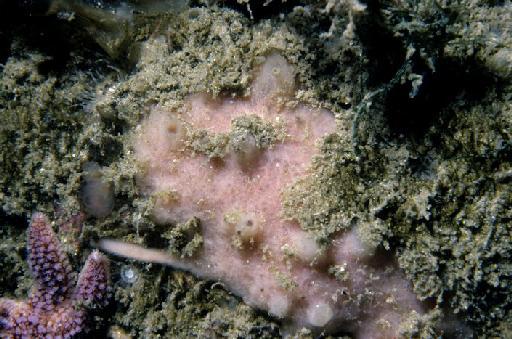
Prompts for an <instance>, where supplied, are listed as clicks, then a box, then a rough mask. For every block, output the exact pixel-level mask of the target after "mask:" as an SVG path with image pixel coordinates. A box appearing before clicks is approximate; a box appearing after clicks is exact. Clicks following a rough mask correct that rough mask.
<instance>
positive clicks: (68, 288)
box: [0, 213, 110, 338]
mask: <svg viewBox="0 0 512 339" xmlns="http://www.w3.org/2000/svg"><path fill="white" fill-rule="evenodd" d="M27 250H28V259H27V260H28V263H29V267H30V270H31V272H32V275H33V278H34V284H33V286H32V289H31V291H30V293H29V296H28V299H27V300H24V301H17V300H13V299H7V298H1V299H0V336H1V337H2V338H42V337H51V338H59V337H60V338H69V337H72V336H74V335H76V334H79V333H82V332H84V331H85V330H86V329H87V325H86V322H87V318H88V315H89V312H90V311H91V310H92V309H94V308H99V307H104V306H106V304H107V302H108V293H109V289H110V286H109V262H108V259H107V258H106V257H105V256H104V255H102V254H101V253H100V252H99V251H93V252H92V253H91V254H90V255H89V257H88V258H87V260H86V262H85V264H84V267H83V268H82V271H81V272H80V275H79V277H78V282H77V284H76V286H74V287H73V283H74V279H73V276H74V274H73V272H72V270H71V265H70V263H69V260H68V258H67V257H66V255H65V254H64V251H63V250H62V248H61V244H60V243H59V241H58V239H57V237H56V235H55V233H54V232H53V230H52V228H51V225H50V223H49V221H48V218H47V217H46V216H45V215H44V214H42V213H34V214H33V216H32V220H31V223H30V227H29V230H28V248H27Z"/></svg>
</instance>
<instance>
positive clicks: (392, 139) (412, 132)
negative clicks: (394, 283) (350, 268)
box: [0, 1, 512, 337]
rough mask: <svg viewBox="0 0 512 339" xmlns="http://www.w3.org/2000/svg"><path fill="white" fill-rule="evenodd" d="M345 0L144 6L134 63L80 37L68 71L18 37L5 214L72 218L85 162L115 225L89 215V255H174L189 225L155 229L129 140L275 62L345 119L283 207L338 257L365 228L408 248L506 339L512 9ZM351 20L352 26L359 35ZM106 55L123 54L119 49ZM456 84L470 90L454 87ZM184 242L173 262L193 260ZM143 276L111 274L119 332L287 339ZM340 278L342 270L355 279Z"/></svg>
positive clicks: (3, 171) (432, 319)
mask: <svg viewBox="0 0 512 339" xmlns="http://www.w3.org/2000/svg"><path fill="white" fill-rule="evenodd" d="M328 3H329V4H331V5H332V6H328ZM348 3H349V2H347V4H341V3H335V2H322V1H320V2H317V3H315V2H311V3H307V4H300V3H297V6H296V7H295V8H294V9H293V10H290V11H288V10H285V9H283V10H282V11H280V12H279V13H280V14H281V15H280V16H273V17H270V16H269V17H270V18H269V19H265V18H261V17H260V18H257V19H255V20H251V19H250V18H248V17H247V16H244V15H242V14H241V13H239V12H236V11H233V10H229V9H226V8H218V7H216V6H209V7H198V8H191V9H189V10H185V11H184V12H183V13H180V14H177V13H155V14H151V15H149V14H141V15H135V17H134V19H133V20H134V21H133V23H132V26H131V28H130V29H131V30H132V31H130V34H132V35H133V40H134V41H135V42H134V43H133V45H132V46H133V51H134V54H133V55H132V57H131V58H132V59H131V60H132V61H133V62H134V63H135V66H134V68H133V69H132V70H129V71H123V70H122V68H120V67H119V65H118V64H116V63H115V62H113V61H108V59H107V58H106V57H104V56H102V55H101V54H100V55H98V54H95V53H93V54H91V53H90V51H83V50H82V49H81V48H80V47H78V46H75V50H74V51H73V55H72V56H71V58H70V59H69V60H68V62H67V63H66V64H65V66H64V67H63V70H62V71H60V73H59V72H53V71H52V72H47V71H46V69H48V68H50V69H52V67H53V68H55V65H54V64H52V57H53V56H52V55H51V53H49V52H47V51H44V50H37V49H34V48H33V47H31V46H30V45H29V44H25V42H24V41H23V40H17V41H16V42H15V43H13V45H12V48H11V53H12V55H11V57H10V58H9V59H7V60H6V62H5V65H4V66H3V67H2V73H1V79H0V89H1V90H0V109H1V111H0V114H1V117H2V126H1V127H0V145H1V149H0V160H1V165H0V187H1V188H2V189H1V190H0V202H1V204H2V208H3V210H4V211H6V213H8V214H18V215H28V214H29V213H30V211H32V210H35V209H38V210H44V211H53V210H54V209H55V205H56V204H59V205H60V206H61V208H62V209H64V210H65V211H66V213H68V214H73V213H76V212H77V211H78V210H79V209H80V204H79V188H80V183H81V172H82V168H83V164H84V163H85V162H86V161H91V160H92V161H98V162H99V163H101V165H102V166H105V171H104V175H105V177H106V179H108V180H111V181H112V183H113V185H114V190H115V201H116V202H115V207H114V210H113V212H112V214H111V215H110V216H108V217H107V218H105V219H103V220H95V219H90V220H88V221H87V223H86V226H85V228H84V231H83V235H82V237H83V239H84V243H83V245H84V246H86V247H87V246H90V244H89V241H90V240H94V239H97V238H99V237H104V236H108V237H115V238H123V239H125V240H130V241H133V242H137V243H143V244H145V245H147V246H152V247H160V248H164V247H166V245H167V243H166V239H165V236H164V237H162V236H161V235H162V234H163V233H165V232H173V230H176V232H178V230H179V229H180V227H179V225H178V227H176V226H175V228H171V229H170V231H169V229H166V228H163V227H162V226H156V225H155V224H154V223H153V222H152V221H151V219H150V211H151V202H150V201H148V200H150V199H145V198H144V197H141V196H139V193H138V191H137V188H136V187H137V186H136V177H137V175H138V174H140V173H139V172H138V171H139V169H138V168H137V167H136V166H134V161H133V159H132V154H131V152H132V151H131V149H130V142H129V137H128V135H129V133H130V131H131V130H132V128H134V127H135V126H136V125H137V123H138V122H139V121H140V119H141V118H142V117H144V116H145V115H146V114H147V112H148V111H149V110H150V109H151V107H152V106H154V105H159V106H161V107H163V108H165V109H169V110H177V111H179V110H180V109H181V107H182V105H183V102H184V99H185V98H186V96H187V95H189V94H192V93H198V92H201V93H209V94H211V95H212V96H214V97H215V96H228V97H229V96H242V97H243V96H247V95H249V94H250V82H251V79H252V77H253V76H254V73H253V69H254V67H255V66H257V65H258V64H259V63H261V60H262V58H264V56H265V55H267V54H269V53H271V52H278V53H280V54H282V55H283V56H285V57H286V59H287V60H289V61H290V62H291V63H292V64H293V65H294V66H295V67H296V70H297V80H298V83H299V84H300V86H299V89H298V92H297V94H296V99H297V100H301V101H305V102H307V103H308V104H312V105H315V106H320V105H322V106H324V107H327V108H329V109H332V110H333V111H334V112H335V115H336V118H337V121H338V126H337V131H336V133H335V134H333V135H331V136H329V137H328V138H327V139H325V140H323V142H322V143H321V145H320V150H321V153H320V154H319V156H318V157H317V158H316V159H315V160H314V162H313V165H312V168H311V171H310V173H309V174H308V175H307V176H306V177H304V178H300V179H299V180H298V181H297V182H296V183H294V185H292V186H290V187H289V188H287V190H286V192H285V194H284V202H283V203H284V213H285V216H286V217H288V218H294V219H296V220H298V221H299V223H300V225H301V226H302V227H303V228H304V229H305V230H307V231H308V232H311V233H312V234H314V235H315V237H316V238H317V239H318V240H319V241H320V242H321V243H322V244H324V245H325V246H327V245H328V244H329V241H330V239H331V238H332V237H333V236H335V235H336V234H337V233H339V232H343V230H345V229H349V228H352V227H356V228H357V232H358V234H359V235H360V236H361V238H362V239H363V242H364V243H365V244H367V245H368V247H369V248H371V249H379V248H384V249H390V250H394V251H396V253H397V257H398V262H399V264H400V266H401V267H402V268H403V269H404V271H405V273H406V275H407V276H408V278H410V279H411V281H412V282H413V286H414V290H415V292H416V293H417V294H418V295H419V297H420V298H422V299H426V300H428V301H429V302H432V303H434V304H435V305H436V306H439V307H440V308H439V309H443V310H447V309H451V310H453V311H455V312H456V313H457V317H458V318H459V320H460V319H462V320H465V321H467V322H468V324H469V326H471V327H474V328H475V329H476V331H477V334H478V335H479V336H482V337H492V336H495V337H499V336H502V337H506V336H507V334H508V335H509V334H510V331H511V330H510V325H509V324H510V319H511V317H512V315H511V312H510V311H509V309H510V305H511V304H512V299H511V295H512V293H511V290H510V279H511V277H512V269H511V267H510V264H509V263H510V259H511V258H510V256H511V253H512V251H511V250H512V249H511V248H510V246H511V245H510V239H511V237H512V234H511V233H512V229H511V223H510V220H511V215H510V213H511V212H510V210H511V209H510V203H511V193H512V192H510V181H511V180H512V174H511V173H512V170H511V169H510V165H509V159H510V154H511V150H510V147H511V142H510V140H511V135H510V133H511V129H510V127H511V126H510V122H511V121H512V117H511V114H512V109H511V107H512V106H511V105H512V102H511V95H510V93H511V92H512V88H511V85H510V80H509V75H510V74H511V68H510V65H511V63H510V61H509V60H510V51H511V50H512V41H511V38H510V37H511V36H512V35H511V34H510V31H511V29H512V27H511V22H512V20H511V19H510V15H511V14H510V13H511V9H510V6H509V5H505V4H499V3H498V2H497V3H493V2H490V1H488V2H479V1H455V2H452V3H450V4H448V3H444V2H434V1H418V2H415V3H409V2H402V1H396V2H395V1H393V2H388V1H382V2H374V3H369V4H368V8H367V9H366V10H365V11H357V10H356V9H355V8H353V6H352V7H351V5H349V4H348ZM352 4H354V3H352ZM283 8H284V7H283ZM350 23H352V24H354V25H355V27H356V30H355V31H353V30H352V31H351V30H347V27H348V24H350ZM77 24H79V23H77ZM20 34H22V33H20ZM102 38H103V39H107V38H109V37H108V36H107V37H102ZM77 39H78V40H80V39H84V37H83V36H77ZM379 39H380V40H381V41H378V40H379ZM105 41H107V44H108V43H109V42H108V40H105ZM112 41H114V42H115V40H112ZM105 46H107V47H108V48H110V47H112V51H115V53H118V51H117V49H115V48H117V47H116V46H117V45H116V46H115V45H114V44H112V45H111V46H110V47H109V45H104V47H103V48H105ZM123 48H126V47H125V46H124V47H123V46H121V45H119V50H122V49H123ZM110 54H111V55H114V54H112V53H110ZM90 60H100V61H101V62H100V63H102V65H101V66H99V65H97V64H96V65H93V64H92V62H91V61H90ZM132 61H131V62H132ZM452 66H453V67H452ZM91 69H94V71H91ZM450 69H455V73H454V72H453V71H451V70H450ZM461 74H462V75H464V74H466V75H464V76H463V77H462V80H461V81H460V82H453V81H449V79H450V78H453V77H455V76H459V75H461ZM443 81H446V82H447V83H448V84H449V85H450V86H451V85H453V86H452V87H453V89H450V90H447V91H446V92H447V94H446V95H441V94H439V93H438V92H437V91H436V90H435V85H437V86H440V84H442V83H443ZM432 83H433V84H434V85H431V84H432ZM446 87H448V86H446ZM242 127H243V126H242ZM241 131H242V132H246V129H244V128H242V129H241ZM240 135H241V137H243V135H245V134H243V133H242V134H240ZM205 138H206V139H207V141H208V142H204V139H201V138H198V140H200V141H201V142H199V143H198V144H197V145H196V146H194V147H197V148H198V151H201V152H205V153H206V154H209V155H210V154H211V155H212V156H214V157H216V156H217V155H222V154H224V152H225V149H226V147H227V146H226V145H227V144H228V143H229V142H228V141H227V139H225V138H220V139H219V140H213V141H212V140H211V136H208V135H207V136H206V137H205ZM262 140H263V143H264V142H265V140H270V139H268V138H267V139H262ZM270 144H271V143H270ZM205 145H213V146H212V147H206V146H205ZM201 147H203V148H204V147H206V148H205V149H200V148H201ZM4 224H6V223H5V222H4V221H3V220H2V225H4ZM19 227H20V226H19V225H14V224H13V225H11V224H9V225H8V227H7V229H9V231H6V232H4V233H2V237H3V238H2V243H3V244H4V245H3V246H4V247H2V248H1V249H2V251H4V253H8V255H7V256H2V259H1V262H0V265H1V266H0V267H3V268H6V271H9V272H16V273H11V275H9V276H8V278H9V279H7V278H6V279H3V280H1V281H0V282H1V288H2V293H3V292H4V291H10V293H12V291H13V290H12V289H13V286H11V285H10V284H9V281H14V280H16V279H17V280H18V281H21V282H23V281H28V280H26V279H25V278H23V277H22V275H23V274H20V272H22V271H25V272H26V267H24V265H25V264H24V263H23V260H22V257H21V256H19V255H18V254H16V255H14V254H9V253H20V249H21V248H22V247H24V242H25V239H24V237H23V236H21V235H19V234H14V233H12V232H11V231H10V230H15V229H16V228H19ZM16 232H19V230H17V231H16ZM178 233H179V232H178ZM185 233H186V232H185ZM186 234H188V233H186ZM180 237H181V238H180ZM171 238H172V239H185V238H186V239H189V238H187V237H186V236H185V237H183V234H181V233H180V234H177V235H172V236H171ZM4 240H5V241H4ZM178 242H179V241H178ZM185 243H186V244H188V242H184V244H185ZM180 244H181V242H180ZM182 245H183V244H181V245H180V246H178V247H179V248H181V249H182V251H178V252H176V253H179V254H180V255H181V254H183V253H189V252H188V250H186V248H187V245H185V246H182ZM183 250H185V252H183ZM191 253H193V251H192V252H191ZM140 271H141V272H144V273H143V274H142V275H141V277H140V279H139V280H138V281H137V282H136V283H135V284H134V285H132V286H126V285H123V283H121V282H120V281H119V278H118V276H116V275H114V280H115V284H116V285H115V291H116V293H115V306H114V307H115V313H114V317H113V323H114V324H117V325H120V326H121V327H122V328H124V329H126V330H127V332H129V333H130V334H131V335H134V336H145V337H157V336H160V337H162V336H163V337H187V336H190V335H195V336H199V337H209V336H216V335H220V334H224V335H226V336H229V337H242V336H243V337H251V336H253V337H276V336H279V329H278V326H277V325H276V324H274V323H273V321H272V320H271V319H269V317H267V316H266V315H262V314H258V313H257V312H256V311H254V310H252V309H250V308H249V307H247V306H245V305H243V304H242V303H241V302H240V301H239V299H237V298H235V297H233V296H230V295H229V294H228V293H227V292H225V291H224V290H223V289H222V288H220V287H218V286H217V285H215V286H214V285H210V283H205V282H202V281H199V280H197V279H195V278H193V277H191V276H190V275H188V274H186V273H182V272H174V271H172V270H170V269H168V268H160V267H155V266H154V265H140ZM340 272H341V271H339V268H336V270H335V268H333V274H338V275H339V276H340V278H343V275H342V274H340ZM25 285H26V286H29V284H28V283H27V284H25ZM22 294H23V293H22ZM435 312H437V313H435V314H430V313H429V314H427V315H424V316H418V315H414V314H412V315H411V317H410V319H408V320H407V321H406V322H405V323H404V324H402V332H401V333H402V335H404V336H406V337H435V336H437V335H438V334H439V333H440V331H442V329H439V327H435V326H433V324H435V323H439V321H440V320H439V319H441V316H440V315H439V314H438V313H439V312H441V311H439V310H438V309H436V311H435ZM444 313H450V311H444ZM306 332H307V331H303V332H301V333H298V334H297V337H302V335H305V336H309V335H311V334H307V333H306Z"/></svg>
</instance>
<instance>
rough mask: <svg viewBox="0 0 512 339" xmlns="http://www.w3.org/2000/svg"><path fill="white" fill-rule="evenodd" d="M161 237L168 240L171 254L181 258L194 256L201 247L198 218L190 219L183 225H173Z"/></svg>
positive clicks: (201, 239)
mask: <svg viewBox="0 0 512 339" xmlns="http://www.w3.org/2000/svg"><path fill="white" fill-rule="evenodd" d="M163 237H164V238H166V239H169V250H170V251H171V253H172V254H173V255H177V256H180V257H181V258H188V257H192V256H194V254H195V253H197V251H198V250H199V249H200V248H201V246H202V245H203V237H202V235H201V229H200V221H199V219H198V218H191V219H189V220H187V221H186V222H184V223H179V224H177V225H175V226H174V227H172V228H171V229H170V230H169V231H167V232H166V233H164V234H163Z"/></svg>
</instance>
